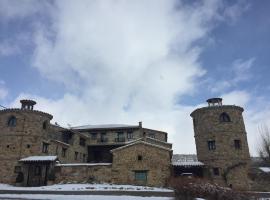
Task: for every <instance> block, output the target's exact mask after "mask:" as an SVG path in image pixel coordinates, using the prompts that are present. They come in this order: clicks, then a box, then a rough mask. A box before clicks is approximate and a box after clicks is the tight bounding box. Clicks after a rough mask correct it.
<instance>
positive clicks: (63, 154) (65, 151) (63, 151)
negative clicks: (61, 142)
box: [62, 147, 67, 157]
mask: <svg viewBox="0 0 270 200" xmlns="http://www.w3.org/2000/svg"><path fill="white" fill-rule="evenodd" d="M66 153H67V148H64V147H63V148H62V157H66Z"/></svg>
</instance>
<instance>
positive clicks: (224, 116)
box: [219, 112, 231, 122]
mask: <svg viewBox="0 0 270 200" xmlns="http://www.w3.org/2000/svg"><path fill="white" fill-rule="evenodd" d="M219 121H220V122H230V121H231V118H230V116H229V115H228V114H227V113H225V112H224V113H222V114H221V115H220V116H219Z"/></svg>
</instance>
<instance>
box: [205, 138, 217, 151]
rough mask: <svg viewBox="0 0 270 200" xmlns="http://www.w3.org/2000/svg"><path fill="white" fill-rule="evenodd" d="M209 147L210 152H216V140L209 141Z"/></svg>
mask: <svg viewBox="0 0 270 200" xmlns="http://www.w3.org/2000/svg"><path fill="white" fill-rule="evenodd" d="M207 147H208V150H209V151H214V150H216V148H217V147H216V141H215V140H208V141H207Z"/></svg>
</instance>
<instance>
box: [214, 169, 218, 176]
mask: <svg viewBox="0 0 270 200" xmlns="http://www.w3.org/2000/svg"><path fill="white" fill-rule="evenodd" d="M213 174H214V175H215V176H219V168H217V167H214V168H213Z"/></svg>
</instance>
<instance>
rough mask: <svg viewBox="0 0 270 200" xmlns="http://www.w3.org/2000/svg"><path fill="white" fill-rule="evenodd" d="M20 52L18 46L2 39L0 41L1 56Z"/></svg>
mask: <svg viewBox="0 0 270 200" xmlns="http://www.w3.org/2000/svg"><path fill="white" fill-rule="evenodd" d="M18 53H20V48H19V46H17V45H15V44H13V43H11V42H8V41H3V42H1V43H0V57H1V56H11V55H15V54H18Z"/></svg>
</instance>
